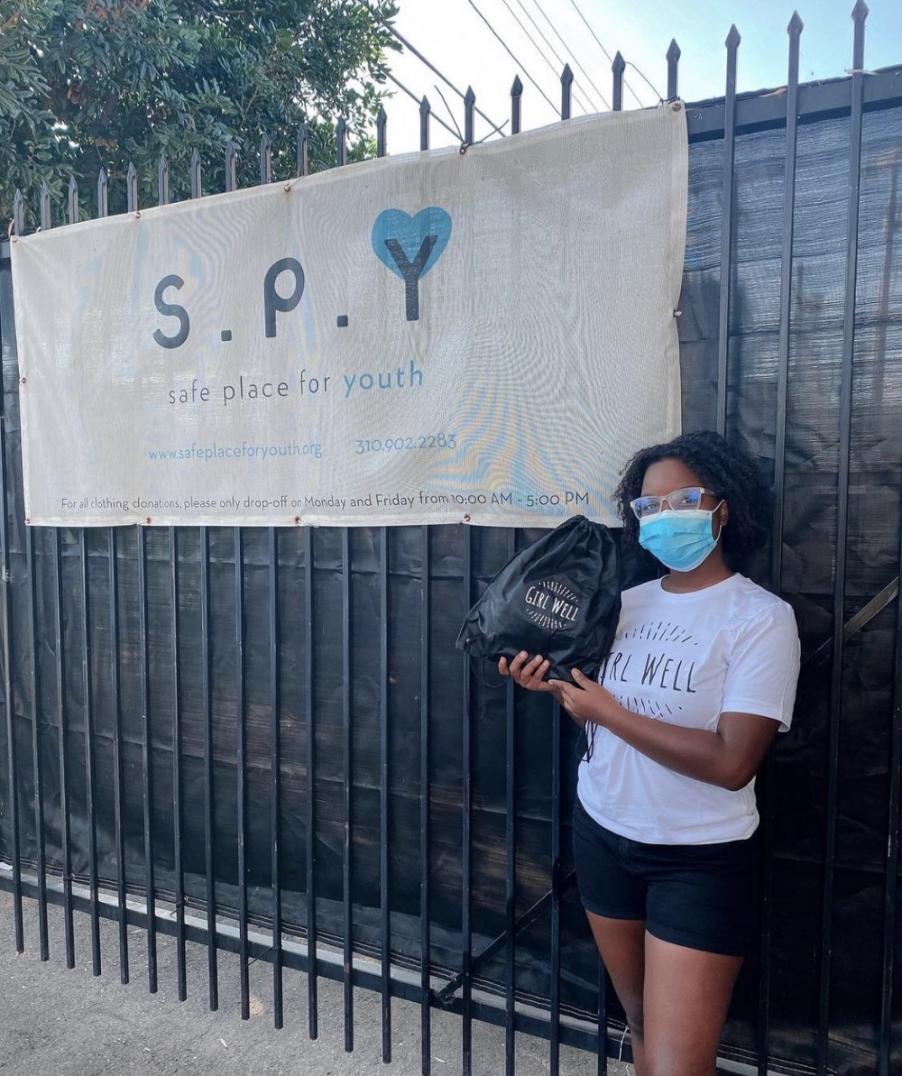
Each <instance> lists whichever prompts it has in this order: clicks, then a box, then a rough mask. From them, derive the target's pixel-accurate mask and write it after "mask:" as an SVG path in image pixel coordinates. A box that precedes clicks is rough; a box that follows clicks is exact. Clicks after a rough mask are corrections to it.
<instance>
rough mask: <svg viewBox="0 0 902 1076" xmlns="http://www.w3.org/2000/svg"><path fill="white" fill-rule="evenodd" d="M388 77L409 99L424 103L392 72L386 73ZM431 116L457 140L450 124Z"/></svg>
mask: <svg viewBox="0 0 902 1076" xmlns="http://www.w3.org/2000/svg"><path fill="white" fill-rule="evenodd" d="M386 75H387V77H388V79H389V80H390V81H391V82H393V83H394V84H395V85H396V86H397V87H398V88H399V89H401V90H403V91H404V92H405V93H406V94H407V96H408V97H411V98H413V100H414V101H416V103H417V104H420V103H421V102H422V100H423V99H422V97H417V95H416V94H415V93H414V92H413V90H409V89H408V88H407V87H406V86H405V85H404V83H403V82H401V80H400V79H397V78H395V76H394V75H393V74H392V73H391V71H386ZM430 115H431V116H432V118H433V119H434V120H435V121H436V123H440V124H441V125H442V127H444V128H445V130H446V131H447V132H448V133H449V134H452V135H454V137H455V138H458V137H459V134H458V132H457V131H455V130H454V128H453V127H449V126H448V124H447V123H445V121H444V120H443V119H442V117H441V116H437V115H436V114H435V113H434V112H431V113H430Z"/></svg>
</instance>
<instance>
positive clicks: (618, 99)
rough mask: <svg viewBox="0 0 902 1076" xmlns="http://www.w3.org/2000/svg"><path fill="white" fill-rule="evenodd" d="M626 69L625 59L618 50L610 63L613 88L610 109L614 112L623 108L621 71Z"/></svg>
mask: <svg viewBox="0 0 902 1076" xmlns="http://www.w3.org/2000/svg"><path fill="white" fill-rule="evenodd" d="M625 69H626V61H625V60H624V58H623V56H621V54H620V51H619V50H618V51H617V55H616V56H615V57H614V62H613V63H612V64H611V71H612V72H613V75H614V88H613V96H612V98H611V102H612V105H611V107H612V110H613V111H614V112H621V111H622V110H623V72H624V70H625Z"/></svg>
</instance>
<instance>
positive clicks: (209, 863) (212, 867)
mask: <svg viewBox="0 0 902 1076" xmlns="http://www.w3.org/2000/svg"><path fill="white" fill-rule="evenodd" d="M199 529H200V590H201V600H200V634H201V642H200V645H201V665H202V671H201V678H202V684H201V692H202V695H203V708H204V853H205V864H204V866H205V873H206V885H207V892H206V903H207V980H208V988H209V1007H210V1011H211V1012H215V1011H216V1010H217V1009H218V1008H219V969H218V965H217V959H216V873H215V871H216V862H215V856H214V850H213V802H214V801H213V792H214V789H213V697H212V693H211V685H210V674H211V669H210V532H209V530H208V528H207V527H200V528H199Z"/></svg>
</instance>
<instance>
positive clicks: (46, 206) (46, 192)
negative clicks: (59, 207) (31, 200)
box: [40, 181, 53, 232]
mask: <svg viewBox="0 0 902 1076" xmlns="http://www.w3.org/2000/svg"><path fill="white" fill-rule="evenodd" d="M40 218H41V231H42V232H46V231H47V229H48V228H52V227H53V219H52V213H51V208H50V188H49V187H48V186H47V183H46V181H45V182H44V183H42V184H41V198H40Z"/></svg>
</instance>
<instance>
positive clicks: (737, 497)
mask: <svg viewBox="0 0 902 1076" xmlns="http://www.w3.org/2000/svg"><path fill="white" fill-rule="evenodd" d="M672 459H676V460H679V461H680V462H681V463H683V464H685V465H686V466H687V467H689V468H690V469H691V470H693V471H695V473H696V474H697V475H698V477H699V479H700V480H701V481H702V482H703V483H704V484H705V486H707V488H708V489H711V490H713V491H714V492H715V493H716V494H717V496H718V497H720V498H723V500H725V501H726V502H727V503H728V504H729V506H730V522H729V525H728V526H727V527H725V528H724V532H723V551H724V557H725V558H726V560H727V561H728V563H731V564H734V565H735V564H737V563H741V562H742V561H743V560H744V559H745V558H746V557H748V556H749V554H751V553H753V552H754V551H755V550H756V549H760V548H761V547H762V546H763V545H764V544H765V542H766V541H767V538H768V535H769V533H770V520H771V516H772V513H773V496H772V494H771V491H770V488H769V486H768V485H767V483H766V482H765V480H764V477H763V475H762V474H761V471H760V469H759V468H758V466H757V464H756V463H755V461H754V460H753V459H752V458H751V457H750V456H749V455H748V454H747V453H746V452H744V451H743V450H742V449H740V448H737V447H736V446H735V445H731V444H729V443H728V442H727V441H726V440H725V439H724V438H723V437H721V435H720V434H719V433H715V432H714V431H713V430H699V431H698V432H696V433H684V434H682V435H681V436H680V437H676V438H674V440H672V441H668V442H667V443H666V444H661V445H652V446H651V447H650V448H643V449H641V450H640V451H639V452H637V453H636V455H635V456H633V458H632V459H631V460H630V461H629V463H628V464H627V465H626V467H625V468H624V470H623V472H622V477H621V479H620V484H619V485H618V486H617V490H616V492H615V494H614V496H615V499H616V501H617V510H618V512H619V513H620V518H621V519H622V520H623V527H624V537H625V538H626V539H628V540H630V541H636V540H637V539H638V535H639V521H638V520H637V519H636V516H635V514H634V513H633V510H632V508H630V501H632V500H633V499H634V498H635V497H638V496H639V495H640V494H641V492H642V482H643V479H644V478H645V472H646V470H647V469H648V468H649V467H650V466H651V465H652V464H653V463H657V462H658V461H659V460H672Z"/></svg>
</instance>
